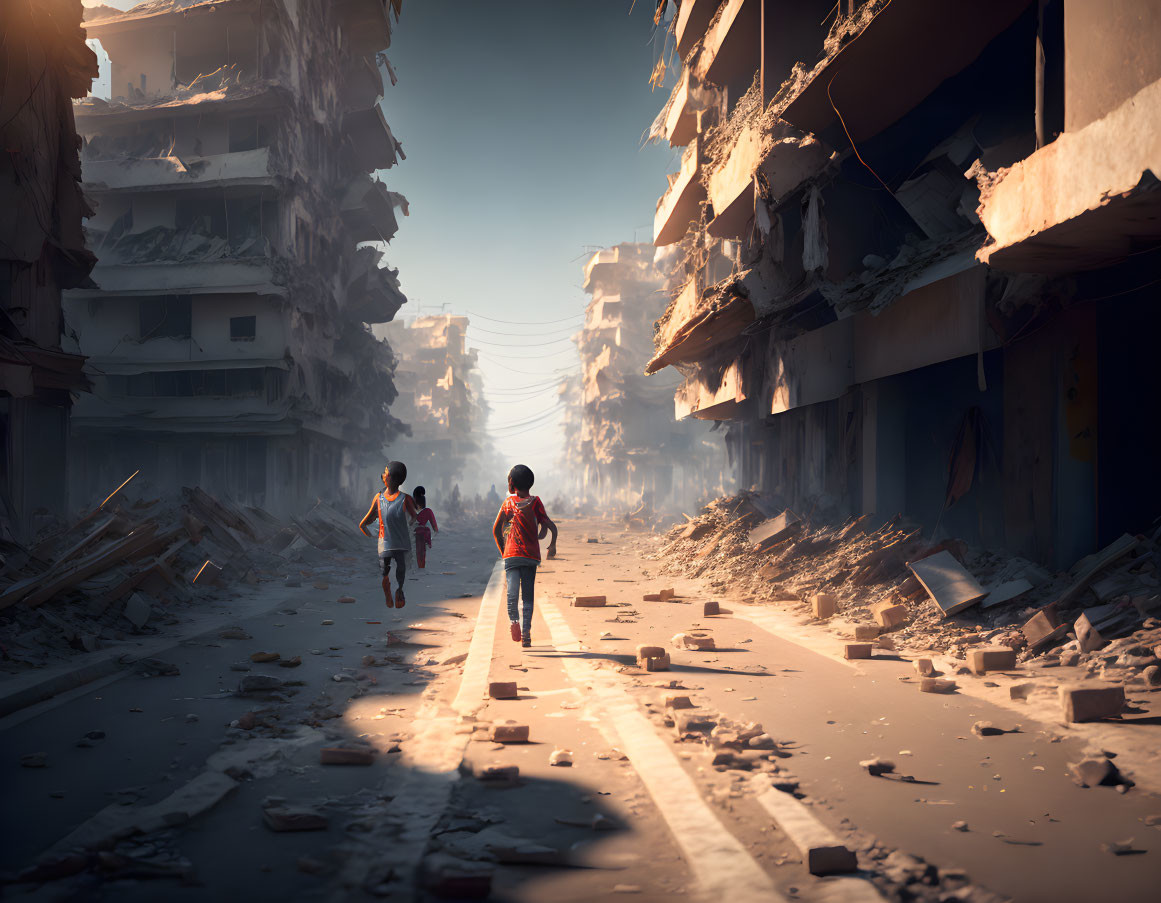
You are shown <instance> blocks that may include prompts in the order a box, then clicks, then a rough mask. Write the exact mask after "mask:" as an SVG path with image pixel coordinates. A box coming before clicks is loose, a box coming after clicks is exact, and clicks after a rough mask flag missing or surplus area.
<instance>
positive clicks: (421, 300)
mask: <svg viewBox="0 0 1161 903" xmlns="http://www.w3.org/2000/svg"><path fill="white" fill-rule="evenodd" d="M653 5H654V4H653V3H652V2H651V0H637V3H636V6H635V7H634V8H633V12H632V15H630V14H629V11H630V8H631V7H632V6H633V2H632V0H550V2H545V0H501V2H492V3H483V2H469V0H427V2H406V3H405V4H404V6H403V16H402V18H401V19H400V22H399V25H398V28H397V29H396V32H395V36H394V38H393V40H392V46H391V49H390V51H389V52H388V56H389V58H390V60H391V63H392V65H393V66H394V67H395V70H396V73H397V74H398V76H399V84H398V85H396V86H395V87H393V88H392V87H390V86H389V87H388V89H387V93H386V97H385V98H384V109H385V112H386V114H387V120H388V122H389V123H390V124H391V128H392V130H393V131H394V133H395V135H396V137H397V138H398V139H399V140H400V141H402V142H403V148H404V151H405V152H406V153H407V160H406V161H404V162H403V163H401V164H400V165H399V166H398V167H397V168H395V169H392V170H390V171H389V172H386V173H383V177H384V179H385V180H386V181H387V182H388V183H389V184H390V185H391V187H392V188H394V189H397V190H399V191H402V192H403V193H404V194H405V195H407V197H408V200H409V201H410V202H411V205H412V206H411V215H410V216H409V217H408V218H406V219H401V224H400V229H399V233H398V234H397V235H396V237H395V238H394V239H393V240H392V242H391V247H390V249H389V251H388V259H389V260H390V261H391V265H392V266H393V267H395V266H397V267H399V268H400V279H401V280H402V284H403V289H404V291H405V292H406V293H407V296H408V298H409V299H410V302H411V303H410V304H408V305H407V306H406V307H405V308H404V310H403V313H404V314H405V315H410V314H414V313H415V312H416V310H417V309H418V308H420V307H421V308H422V309H423V310H424V311H433V310H435V309H438V307H439V305H442V304H446V305H447V309H448V310H451V311H456V312H464V313H468V314H472V315H477V316H473V318H472V328H471V329H470V330H469V337H470V338H472V339H473V340H475V341H474V344H475V346H476V347H478V348H479V350H480V359H481V366H482V369H483V371H484V376H485V381H486V386H487V389H488V390H489V395H490V401H491V402H493V404H494V407H493V412H492V417H491V421H490V423H491V427H492V431H493V435H494V436H495V437H496V441H497V443H498V444H499V446H500V450H501V452H502V453H503V454H504V455H505V456H506V457H508V458H511V459H521V460H524V461H525V462H526V463H528V464H529V465H530V466H532V467H533V469H534V470H536V469H538V465H539V469H541V470H547V469H548V467H547V465H548V464H550V463H551V462H552V460H553V459H554V458H555V457H556V455H557V454H558V453H559V450H560V440H559V426H558V418H557V417H553V416H550V415H546V417H547V419H545V420H543V421H540V422H539V425H536V422H534V423H533V425H532V426H525V425H522V424H525V423H526V422H528V421H530V420H532V418H533V417H535V416H536V415H539V414H541V413H542V412H548V411H551V410H552V409H553V407H554V405H555V404H556V400H557V399H556V395H555V389H554V386H553V385H550V383H552V382H553V381H554V380H555V379H556V378H557V377H558V376H559V372H558V371H559V370H560V368H566V367H571V368H576V367H577V366H578V364H577V357H576V352H575V348H574V346H573V345H572V344H571V343H570V342H568V341H567V338H568V336H570V335H571V333H572V327H574V326H576V325H577V324H579V322H580V320H579V315H580V313H581V312H582V310H583V308H584V304H585V302H586V299H587V296H586V295H585V294H584V293H583V292H582V291H581V289H580V285H581V266H582V264H583V262H584V260H585V259H586V258H587V256H588V252H591V250H592V249H594V248H596V247H600V246H606V245H611V244H616V243H618V242H621V241H632V240H633V239H634V237H635V236H636V238H638V239H640V240H642V241H648V240H650V239H651V238H652V223H653V208H654V205H655V203H656V201H657V198H658V196H660V194H661V192H662V189H663V188H664V187H665V172H666V168H667V164H668V163H669V161H670V160H671V159H672V157H673V155H672V153H671V151H670V150H669V149H668V148H661V147H657V146H654V145H648V146H646V147H644V148H642V147H641V135H642V132H643V131H644V130H645V129H646V128H647V127H648V125H649V123H650V122H651V121H652V120H653V117H654V116H655V115H656V114H657V111H658V110H659V109H660V107H661V105H662V103H663V102H664V100H665V96H666V95H665V92H663V91H662V90H660V89H659V90H658V91H657V92H652V91H651V90H650V87H649V84H648V79H649V72H650V69H651V68H652V59H653V55H652V52H651V48H650V37H651V35H652V31H653V20H652V13H653ZM479 315H482V316H479ZM482 317H491V318H494V319H495V320H503V321H513V322H519V323H527V324H543V323H546V322H547V321H557V320H562V319H564V318H569V317H571V318H573V319H569V320H567V321H565V322H557V323H550V324H548V325H523V326H512V325H509V324H508V323H500V322H493V321H491V320H485V319H483V318H482ZM484 330H489V331H488V332H485V331H484ZM519 336H529V338H520V337H519ZM485 343H490V344H485ZM546 343H547V344H546ZM515 371H520V372H515ZM541 384H543V390H542V391H541V393H540V394H539V395H532V396H528V397H527V398H526V399H525V397H524V396H521V395H513V394H510V393H511V392H512V390H513V389H514V388H523V387H528V386H537V385H541ZM493 393H494V394H493ZM545 491H548V487H545Z"/></svg>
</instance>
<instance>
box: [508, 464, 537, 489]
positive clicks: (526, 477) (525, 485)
mask: <svg viewBox="0 0 1161 903" xmlns="http://www.w3.org/2000/svg"><path fill="white" fill-rule="evenodd" d="M508 482H509V483H511V484H512V485H513V486H515V487H516V488H517V489H519V490H520V491H521V492H527V491H528V490H529V489H531V488H532V484H533V483H535V482H536V475H535V474H533V473H532V468H531V467H528V466H527V465H524V464H517V465H516V466H515V467H513V468H512V469H511V470H510V471H508Z"/></svg>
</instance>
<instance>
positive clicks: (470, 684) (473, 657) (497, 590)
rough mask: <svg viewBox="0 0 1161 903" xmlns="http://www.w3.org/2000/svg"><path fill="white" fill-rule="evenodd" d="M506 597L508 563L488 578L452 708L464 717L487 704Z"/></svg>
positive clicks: (495, 570)
mask: <svg viewBox="0 0 1161 903" xmlns="http://www.w3.org/2000/svg"><path fill="white" fill-rule="evenodd" d="M503 595H504V562H503V561H497V562H496V566H495V567H494V568H492V576H491V577H489V578H488V586H487V589H485V590H484V595H483V598H481V599H480V611H479V614H477V615H476V627H475V630H474V631H473V632H472V642H471V645H470V646H468V658H467V661H465V662H464V672H463V677H462V678H461V679H460V689H459V692H458V693H457V694H456V698H455V701H454V702H452V708H453V709H455V710H456V712H457V713H459V714H461V715H466V714H470V713H471V712H475V711H477V710H478V709H480V708H482V707H483V705H484V703H485V701H486V694H487V692H488V675H489V673H490V672H491V670H492V655H493V648H494V647H495V644H496V618H497V615H498V614H499V609H500V600H501V598H502V597H503Z"/></svg>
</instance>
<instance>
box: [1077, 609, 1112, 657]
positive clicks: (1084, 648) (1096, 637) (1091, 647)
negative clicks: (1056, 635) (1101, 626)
mask: <svg viewBox="0 0 1161 903" xmlns="http://www.w3.org/2000/svg"><path fill="white" fill-rule="evenodd" d="M1073 628H1074V629H1075V630H1076V643H1077V645H1078V646H1079V647H1080V651H1081V652H1096V650H1098V649H1100V648H1101V647H1102V646H1103V645H1104V644H1105V639H1104V637H1102V636H1101V635H1100V632H1099V631H1098V630H1097V629H1096V628H1095V627H1093V626H1092V622H1091V621H1090V620H1089V619H1088V615H1084V614H1082V615H1081V616H1080V617H1079V618H1077V619H1076V623H1075V624H1073Z"/></svg>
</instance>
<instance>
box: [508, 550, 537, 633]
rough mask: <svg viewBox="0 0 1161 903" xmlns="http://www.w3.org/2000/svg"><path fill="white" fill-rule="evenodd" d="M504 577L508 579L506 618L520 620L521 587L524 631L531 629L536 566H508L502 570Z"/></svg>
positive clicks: (529, 631)
mask: <svg viewBox="0 0 1161 903" xmlns="http://www.w3.org/2000/svg"><path fill="white" fill-rule="evenodd" d="M504 577H505V578H506V579H507V581H508V620H509V621H519V620H520V606H519V604H518V601H517V600H518V598H519V596H520V593H521V587H523V594H524V620H523V622H522V623H523V628H524V632H525V633H526V634H527V633H531V631H532V605H533V603H532V596H533V589H534V587H535V586H536V568H534V567H532V566H531V565H527V566H525V567H510V568H506V569H505V570H504Z"/></svg>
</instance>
